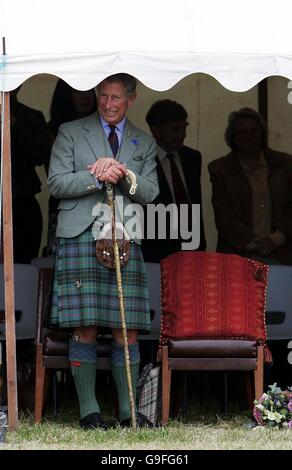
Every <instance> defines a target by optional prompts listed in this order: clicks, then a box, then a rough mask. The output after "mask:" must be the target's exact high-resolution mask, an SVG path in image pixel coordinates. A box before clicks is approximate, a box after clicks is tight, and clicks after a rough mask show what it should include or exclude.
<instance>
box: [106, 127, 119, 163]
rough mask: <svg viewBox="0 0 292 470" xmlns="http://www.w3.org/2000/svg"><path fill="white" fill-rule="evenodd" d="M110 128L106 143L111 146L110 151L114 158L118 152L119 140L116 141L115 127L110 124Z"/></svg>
mask: <svg viewBox="0 0 292 470" xmlns="http://www.w3.org/2000/svg"><path fill="white" fill-rule="evenodd" d="M110 128H111V131H110V133H109V135H108V142H109V144H110V146H111V149H112V152H113V154H114V156H116V155H117V153H118V150H119V139H118V136H117V134H116V126H114V125H113V124H111V125H110Z"/></svg>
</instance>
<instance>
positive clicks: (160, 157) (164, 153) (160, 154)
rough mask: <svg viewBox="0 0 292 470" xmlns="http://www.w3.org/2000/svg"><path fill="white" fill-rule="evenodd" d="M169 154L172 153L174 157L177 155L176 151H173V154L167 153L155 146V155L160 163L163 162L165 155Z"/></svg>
mask: <svg viewBox="0 0 292 470" xmlns="http://www.w3.org/2000/svg"><path fill="white" fill-rule="evenodd" d="M169 153H173V154H174V155H175V156H177V155H178V152H177V151H176V150H173V152H167V151H166V150H164V149H163V148H162V147H160V146H159V145H157V155H158V159H159V161H160V163H162V162H164V161H165V159H166V155H168V154H169Z"/></svg>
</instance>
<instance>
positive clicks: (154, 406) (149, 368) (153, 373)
mask: <svg viewBox="0 0 292 470" xmlns="http://www.w3.org/2000/svg"><path fill="white" fill-rule="evenodd" d="M160 373H161V366H160V365H159V366H156V367H153V364H152V363H150V364H147V365H146V366H144V367H143V369H142V371H141V374H140V377H139V381H138V386H137V401H138V411H139V412H140V413H142V414H143V415H144V416H146V417H147V418H148V419H149V420H150V421H151V422H152V423H153V424H154V425H155V424H157V423H158V419H159V414H160V408H161V401H160V399H161V396H160V395H161V394H160V380H161V378H160V375H161V374H160Z"/></svg>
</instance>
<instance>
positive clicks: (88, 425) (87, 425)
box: [79, 412, 106, 431]
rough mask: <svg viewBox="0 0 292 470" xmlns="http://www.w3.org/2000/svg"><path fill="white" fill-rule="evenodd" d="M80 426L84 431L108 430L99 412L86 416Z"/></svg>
mask: <svg viewBox="0 0 292 470" xmlns="http://www.w3.org/2000/svg"><path fill="white" fill-rule="evenodd" d="M79 424H80V426H81V427H82V428H83V429H100V431H105V430H106V425H105V422H104V420H103V419H102V417H101V415H100V413H97V412H94V413H89V415H86V416H84V418H82V419H81V420H80V423H79Z"/></svg>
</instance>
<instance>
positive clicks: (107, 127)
mask: <svg viewBox="0 0 292 470" xmlns="http://www.w3.org/2000/svg"><path fill="white" fill-rule="evenodd" d="M99 119H100V122H101V125H102V127H103V129H104V130H105V132H106V133H107V134H109V132H110V124H109V123H108V122H106V121H105V120H104V119H103V117H102V116H101V115H99ZM125 122H126V116H124V117H123V119H122V120H121V121H120V122H118V124H115V126H116V128H117V130H118V131H119V132H120V133H121V134H123V132H124V127H125Z"/></svg>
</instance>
